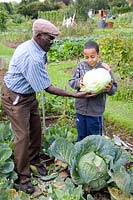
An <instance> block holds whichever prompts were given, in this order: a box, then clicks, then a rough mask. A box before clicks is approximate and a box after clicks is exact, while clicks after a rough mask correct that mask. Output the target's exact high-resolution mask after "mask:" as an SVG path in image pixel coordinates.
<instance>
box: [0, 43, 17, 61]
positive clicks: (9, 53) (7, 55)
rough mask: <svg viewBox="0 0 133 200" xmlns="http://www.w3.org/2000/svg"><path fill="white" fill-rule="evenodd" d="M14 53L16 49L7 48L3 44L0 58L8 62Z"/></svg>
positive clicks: (0, 49)
mask: <svg viewBox="0 0 133 200" xmlns="http://www.w3.org/2000/svg"><path fill="white" fill-rule="evenodd" d="M13 52H14V49H12V48H9V47H6V46H5V45H3V44H0V57H3V58H5V59H6V60H7V61H9V60H10V58H11V56H12V54H13Z"/></svg>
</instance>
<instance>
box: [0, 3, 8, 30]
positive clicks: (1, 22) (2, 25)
mask: <svg viewBox="0 0 133 200" xmlns="http://www.w3.org/2000/svg"><path fill="white" fill-rule="evenodd" d="M7 19H8V11H7V10H6V9H5V8H4V6H3V4H1V3H0V30H1V31H3V30H5V29H6V22H7Z"/></svg>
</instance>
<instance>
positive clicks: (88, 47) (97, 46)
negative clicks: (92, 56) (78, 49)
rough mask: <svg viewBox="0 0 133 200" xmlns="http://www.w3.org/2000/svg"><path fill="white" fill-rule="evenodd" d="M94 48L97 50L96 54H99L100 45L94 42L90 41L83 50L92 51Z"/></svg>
mask: <svg viewBox="0 0 133 200" xmlns="http://www.w3.org/2000/svg"><path fill="white" fill-rule="evenodd" d="M92 48H94V49H96V52H97V53H99V45H98V44H97V43H96V42H94V41H92V40H88V41H87V42H86V43H85V45H84V47H83V49H92Z"/></svg>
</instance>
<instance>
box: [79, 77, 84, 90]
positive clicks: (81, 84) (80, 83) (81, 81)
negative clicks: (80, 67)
mask: <svg viewBox="0 0 133 200" xmlns="http://www.w3.org/2000/svg"><path fill="white" fill-rule="evenodd" d="M83 85H84V84H83V76H81V77H80V81H79V87H80V88H81V87H82V86H83Z"/></svg>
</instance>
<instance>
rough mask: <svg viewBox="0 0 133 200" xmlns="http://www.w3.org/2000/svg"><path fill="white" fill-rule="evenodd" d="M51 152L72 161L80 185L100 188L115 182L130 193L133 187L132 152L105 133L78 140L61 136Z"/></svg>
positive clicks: (70, 165)
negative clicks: (118, 144) (115, 143)
mask: <svg viewBox="0 0 133 200" xmlns="http://www.w3.org/2000/svg"><path fill="white" fill-rule="evenodd" d="M50 152H51V155H53V156H54V157H56V158H57V159H59V160H61V161H63V162H65V163H67V164H68V167H69V169H70V175H71V178H72V180H73V182H74V183H75V184H76V185H84V186H89V187H90V189H91V190H92V191H98V190H101V189H102V188H104V187H106V186H107V185H108V184H109V183H112V184H115V185H117V187H118V188H119V189H120V190H121V191H123V192H124V193H126V194H130V193H132V191H133V190H132V189H133V179H132V177H133V176H131V173H129V172H128V171H127V169H126V167H125V166H126V163H128V162H129V161H130V155H129V153H128V152H127V151H126V150H124V149H123V148H120V147H116V146H115V145H114V143H113V142H112V141H111V140H110V139H107V138H105V137H104V136H100V135H91V136H87V137H86V138H84V139H83V140H81V141H79V142H77V143H76V144H73V143H71V142H70V141H68V140H67V139H65V138H59V139H57V140H55V141H54V142H53V143H52V145H51V146H50Z"/></svg>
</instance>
